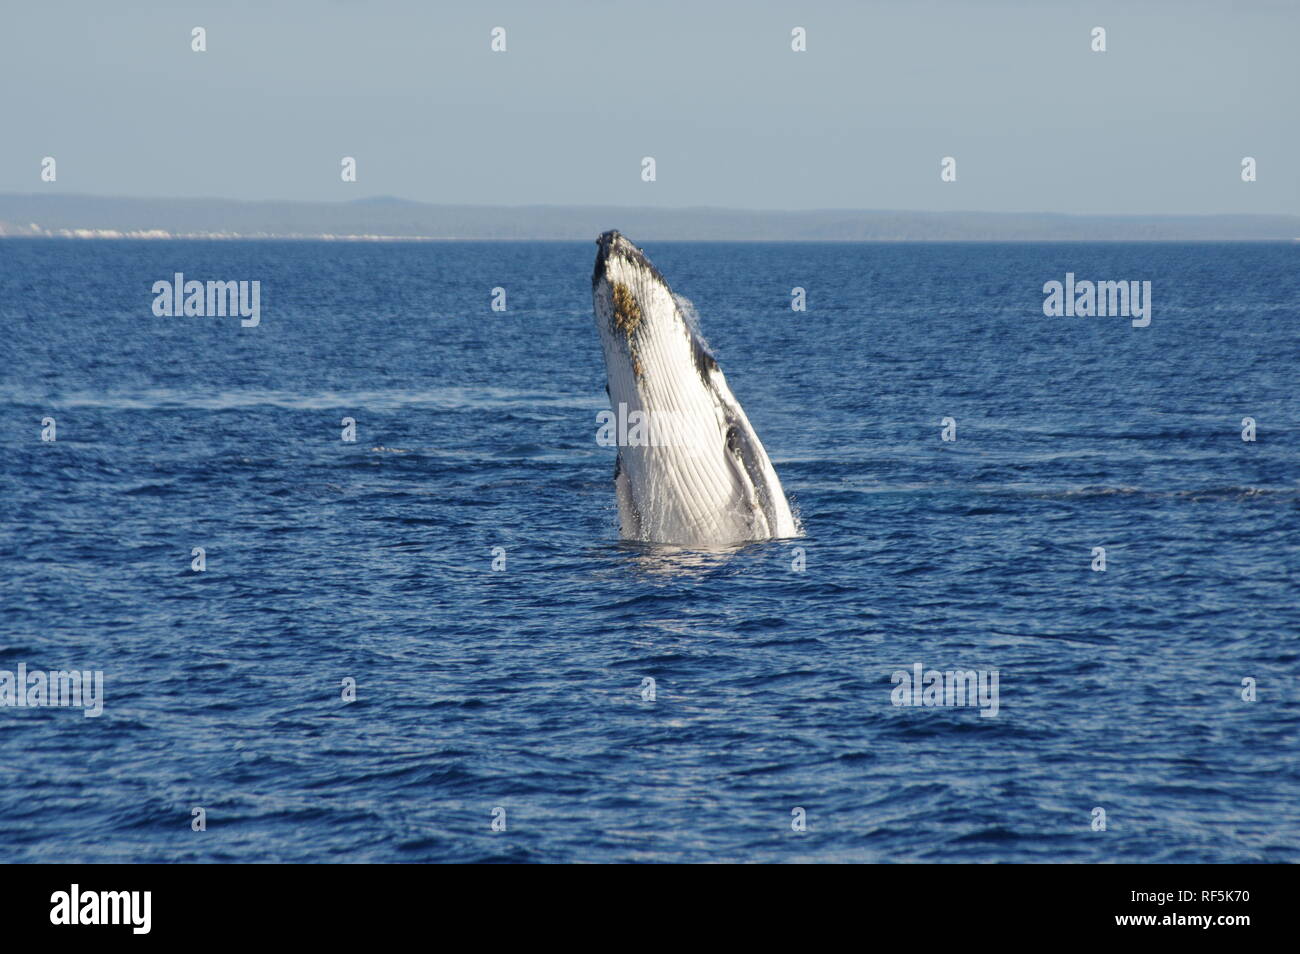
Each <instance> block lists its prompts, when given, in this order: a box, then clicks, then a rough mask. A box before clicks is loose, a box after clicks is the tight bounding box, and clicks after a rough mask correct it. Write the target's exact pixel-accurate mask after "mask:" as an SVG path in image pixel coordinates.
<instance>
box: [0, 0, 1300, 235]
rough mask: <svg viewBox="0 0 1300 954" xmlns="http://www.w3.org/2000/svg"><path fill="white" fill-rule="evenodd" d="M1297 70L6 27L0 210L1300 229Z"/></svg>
mask: <svg viewBox="0 0 1300 954" xmlns="http://www.w3.org/2000/svg"><path fill="white" fill-rule="evenodd" d="M195 26H202V27H205V28H206V29H207V43H208V51H207V52H205V53H195V52H192V51H191V49H190V31H191V28H192V27H195ZM495 26H501V27H504V28H505V29H506V31H507V32H506V38H507V52H505V53H493V52H491V51H490V49H489V43H490V31H491V29H492V28H493V27H495ZM796 26H802V27H804V28H806V30H807V36H808V49H807V52H804V53H795V52H792V51H791V49H790V31H791V29H792V28H793V27H796ZM1095 26H1102V27H1105V28H1106V31H1107V52H1105V53H1094V52H1092V51H1091V49H1090V42H1091V39H1090V32H1091V30H1092V28H1093V27H1095ZM1298 49H1300V0H1257V2H1247V0H1238V2H1229V0H1222V2H1208V0H1184V2H1155V0H1149V2H1148V0H1123V2H1116V3H1108V2H1065V0H1060V2H1055V0H1017V2H1011V0H1003V2H996V0H994V2H985V3H973V2H937V0H936V2H926V0H918V2H901V0H900V2H875V3H865V2H864V3H830V2H825V3H818V2H805V0H798V2H765V0H747V2H708V0H692V2H685V3H678V2H674V0H653V2H637V3H617V2H567V3H565V2H551V3H542V2H525V3H493V2H485V3H469V2H466V3H438V2H431V0H424V2H396V0H394V2H384V0H368V2H351V0H348V2H332V3H330V2H317V3H306V2H301V3H300V2H285V0H280V2H273V3H268V2H265V0H258V2H248V0H233V2H231V0H227V2H211V3H185V2H166V3H164V2H157V3H148V4H146V3H130V2H113V3H108V2H104V0H90V2H58V0H49V2H39V3H18V2H11V3H6V4H5V10H4V14H3V24H2V25H0V78H2V80H3V90H4V96H3V99H0V191H7V192H35V191H51V192H53V191H59V192H69V193H71V192H78V193H95V194H103V195H132V196H152V197H157V196H188V197H200V196H217V197H228V198H240V199H272V198H274V199H309V200H336V199H353V198H361V197H364V196H374V195H395V196H401V197H403V198H409V199H418V200H422V201H428V202H471V203H487V204H493V205H513V204H555V203H564V204H569V203H573V204H584V205H586V204H596V205H605V204H610V205H653V206H686V205H720V206H736V207H747V208H787V209H811V208H897V209H931V210H946V209H975V210H989V211H1056V212H1111V213H1116V212H1117V213H1146V212H1158V213H1179V212H1285V213H1300V188H1298V186H1297V182H1298V181H1300V175H1298V170H1300V122H1298V117H1300V110H1298V109H1297V98H1298V95H1300V54H1297V50H1298ZM47 155H49V156H54V157H55V159H56V160H57V163H58V166H57V170H58V180H57V182H55V183H42V182H41V181H40V162H41V159H42V157H43V156H47ZM343 156H354V157H356V159H357V162H358V181H357V182H356V183H344V182H342V181H341V179H340V176H339V172H340V165H339V162H340V159H341V157H343ZM643 156H653V157H654V158H655V160H656V163H657V181H655V182H653V183H647V182H643V181H641V158H642V157H643ZM944 156H953V157H955V158H956V160H957V181H956V182H951V183H944V182H941V181H940V178H939V166H940V160H941V158H942V157H944ZM1243 156H1253V157H1254V158H1255V159H1256V160H1257V161H1258V181H1257V182H1254V183H1250V184H1246V183H1243V182H1242V181H1241V175H1240V169H1241V159H1242V157H1243Z"/></svg>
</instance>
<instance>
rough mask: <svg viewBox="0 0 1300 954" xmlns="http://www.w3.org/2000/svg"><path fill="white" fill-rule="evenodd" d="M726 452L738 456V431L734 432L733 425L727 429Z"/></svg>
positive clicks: (734, 426)
mask: <svg viewBox="0 0 1300 954" xmlns="http://www.w3.org/2000/svg"><path fill="white" fill-rule="evenodd" d="M727 450H728V451H730V452H731V453H733V454H736V455H739V454H740V431H738V430H736V425H735V424H732V425H731V426H730V427H728V428H727Z"/></svg>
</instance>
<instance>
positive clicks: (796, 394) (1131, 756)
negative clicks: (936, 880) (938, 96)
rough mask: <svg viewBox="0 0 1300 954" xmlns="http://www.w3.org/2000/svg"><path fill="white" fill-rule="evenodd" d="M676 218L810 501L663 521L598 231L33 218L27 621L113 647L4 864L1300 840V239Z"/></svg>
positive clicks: (34, 757) (850, 857)
mask: <svg viewBox="0 0 1300 954" xmlns="http://www.w3.org/2000/svg"><path fill="white" fill-rule="evenodd" d="M633 238H635V236H633ZM646 250H647V252H648V253H649V254H650V255H651V257H652V258H653V259H654V261H655V263H656V264H657V265H658V266H659V267H660V268H661V269H662V270H663V272H664V273H665V275H666V276H667V277H668V279H669V281H670V282H672V284H673V286H674V289H675V290H676V291H678V292H679V293H681V294H683V295H685V296H687V297H688V298H690V299H691V300H692V301H694V303H695V304H696V306H697V308H698V310H699V313H700V315H701V317H702V320H703V323H704V331H705V333H706V334H707V336H708V338H709V340H710V342H711V344H712V346H713V347H714V350H715V352H716V353H717V356H718V358H719V360H720V362H721V364H722V367H723V368H724V370H725V371H726V372H727V375H728V379H729V381H730V383H731V385H732V388H733V390H734V391H735V393H736V395H737V396H738V397H739V399H740V400H741V401H742V403H743V404H744V406H745V409H746V411H747V412H748V415H749V417H750V420H751V421H752V422H753V424H754V426H755V428H756V430H757V432H758V434H759V435H760V437H761V438H762V440H763V442H764V444H765V445H766V447H767V449H768V451H769V453H770V454H771V456H772V458H773V460H774V462H775V464H776V467H777V469H778V472H779V473H780V475H781V477H782V480H783V482H784V484H785V487H786V489H787V491H788V493H789V494H790V496H791V498H792V500H793V502H794V504H795V506H796V507H797V509H798V512H799V513H800V515H801V518H802V521H803V524H804V526H805V530H806V536H805V537H803V538H801V539H799V540H795V541H779V542H770V543H763V544H754V545H748V546H744V547H738V548H734V549H730V550H725V551H718V552H698V551H695V552H692V551H680V550H673V549H670V548H661V547H648V546H637V545H630V544H624V543H620V542H619V540H618V534H617V519H616V512H615V507H614V498H613V490H612V484H611V476H612V470H613V465H614V462H613V456H612V450H611V449H610V448H607V447H601V446H597V444H596V442H595V431H596V413H597V412H598V411H599V410H601V409H603V408H604V407H606V403H605V395H604V391H603V385H604V377H603V376H604V368H603V364H602V359H601V355H600V349H599V346H598V342H597V339H596V334H595V330H594V327H593V324H592V318H591V302H590V284H589V280H590V272H591V264H592V258H593V256H594V252H595V247H594V245H592V244H588V243H581V244H580V243H429V244H342V243H323V242H322V243H315V242H283V243H282V242H270V241H266V242H235V241H226V242H200V241H175V242H113V241H87V242H76V241H57V240H47V241H25V240H7V241H4V242H0V316H3V319H4V326H5V334H4V335H3V337H0V375H2V377H0V403H2V405H3V411H4V413H3V419H2V424H0V428H2V433H3V448H4V453H3V457H2V458H0V500H3V502H4V504H3V509H4V519H3V535H2V536H0V579H2V580H3V629H2V630H0V669H6V670H14V669H16V667H17V666H18V664H19V663H25V664H26V665H27V666H28V668H29V669H37V668H44V669H70V668H79V669H99V670H103V672H104V709H103V714H102V715H101V716H100V717H98V718H86V717H84V716H83V715H82V714H81V713H80V712H77V711H75V710H69V709H58V708H43V709H34V708H22V709H18V708H8V709H0V845H3V846H4V848H3V855H4V860H6V861H89V862H101V861H185V862H189V861H412V862H416V861H557V862H570V861H595V862H605V861H926V862H932V861H961V862H972V861H978V862H995V861H1013V862H1034V861H1066V862H1110V861H1127V862H1175V861H1176V862H1239V861H1246V862H1250V861H1265V862H1267V861H1295V860H1297V858H1298V857H1300V785H1298V784H1297V782H1298V781H1300V779H1298V774H1300V769H1298V768H1297V759H1296V752H1297V729H1298V728H1300V706H1298V705H1297V699H1296V691H1295V690H1296V679H1295V677H1296V669H1297V666H1296V664H1297V659H1298V658H1300V656H1298V654H1297V636H1298V634H1300V609H1298V608H1297V600H1296V586H1295V584H1296V581H1295V575H1296V569H1297V566H1298V565H1300V533H1298V531H1300V447H1298V445H1297V440H1296V434H1297V428H1298V427H1300V406H1298V405H1297V400H1296V384H1297V372H1296V368H1297V359H1300V326H1298V325H1297V317H1300V316H1298V315H1297V310H1298V308H1300V306H1298V303H1300V268H1298V267H1297V266H1298V265H1300V245H1268V244H1259V245H1254V244H1251V245H1155V244H1152V245H1142V244H1132V245H1126V244H1107V245H1069V244H1052V245H998V244H989V245H938V244H935V245H882V244H863V245H855V244H692V243H658V244H654V243H652V244H650V245H648V246H647V248H646ZM175 272H183V273H184V274H185V276H186V277H187V278H192V279H200V280H207V279H214V280H227V279H236V280H238V279H244V280H254V279H256V280H259V281H260V282H261V283H262V284H261V289H262V291H261V323H260V324H259V325H258V326H257V327H255V328H244V327H241V326H240V323H239V321H238V319H235V318H197V317H170V318H167V317H155V316H154V315H153V313H152V311H151V304H152V300H153V295H152V292H151V287H152V285H153V283H154V282H156V281H159V280H170V279H171V277H172V275H173V273H175ZM1067 272H1073V273H1075V275H1076V276H1077V277H1078V278H1079V279H1092V280H1129V279H1135V280H1150V281H1151V282H1152V305H1153V308H1152V321H1151V324H1150V326H1149V327H1146V328H1134V327H1132V326H1131V324H1130V322H1129V321H1128V320H1127V319H1124V318H1097V317H1093V318H1048V317H1045V316H1044V315H1043V313H1042V304H1043V297H1044V296H1043V293H1042V291H1041V289H1042V286H1043V283H1044V282H1046V281H1050V280H1053V279H1055V280H1058V281H1060V280H1064V278H1065V274H1066V273H1067ZM497 286H500V287H502V288H505V289H506V292H507V309H508V310H507V311H506V312H504V313H496V312H493V311H492V310H491V308H490V302H491V294H492V289H493V288H494V287H497ZM795 286H799V287H803V288H805V289H806V290H807V302H808V310H807V311H806V312H795V311H792V310H791V308H790V294H791V289H792V288H794V287H795ZM46 417H52V418H54V419H55V421H56V426H57V440H56V441H54V442H43V441H42V440H41V428H42V420H43V418H46ZM344 417H351V418H353V419H355V421H356V428H357V439H356V441H355V443H347V442H344V441H342V440H341V439H340V437H341V431H342V424H341V422H342V419H343V418H344ZM946 417H951V418H953V419H954V420H955V422H956V437H957V439H956V440H955V441H951V442H945V441H943V440H942V439H941V423H940V422H941V421H942V419H944V418H946ZM1245 417H1251V418H1253V419H1254V420H1255V421H1256V422H1257V440H1256V441H1254V442H1246V441H1243V440H1242V437H1241V433H1242V419H1243V418H1245ZM1098 546H1100V547H1104V548H1105V552H1106V561H1107V562H1106V570H1105V571H1104V572H1097V571H1094V570H1093V569H1092V568H1091V565H1092V562H1093V548H1094V547H1098ZM195 547H202V548H204V550H205V551H206V569H205V570H204V571H203V572H195V571H193V570H192V569H191V560H192V550H193V548H195ZM497 547H499V548H503V551H504V555H505V568H504V569H503V570H499V571H498V570H494V569H493V559H494V556H493V553H494V548H497ZM796 548H800V549H801V550H802V561H803V564H804V568H803V569H802V571H800V570H797V569H795V568H794V567H795V566H796V565H797V564H798V562H799V558H800V553H799V552H798V550H797V549H796ZM496 552H497V553H501V552H502V551H496ZM916 663H920V664H922V665H923V667H924V668H926V669H931V668H933V669H938V670H953V669H974V670H997V672H998V673H999V687H1000V705H999V710H998V712H997V715H996V716H995V717H991V718H987V717H982V716H981V715H980V712H979V710H978V709H977V708H970V707H967V708H958V707H952V708H948V707H920V708H916V707H900V706H895V705H894V704H893V702H892V699H891V693H892V690H893V689H894V683H893V681H892V678H891V677H892V674H893V673H894V672H896V671H899V670H911V669H912V667H913V666H914V664H916ZM647 677H650V678H653V679H654V680H655V698H654V699H653V701H649V700H646V699H643V697H642V686H643V684H644V683H643V681H644V680H645V679H646V678H647ZM345 679H355V680H356V700H355V701H354V702H350V703H345V702H344V701H343V700H342V692H343V689H342V683H343V680H345ZM1247 679H1250V680H1255V685H1256V687H1257V699H1256V701H1253V702H1248V701H1245V700H1243V698H1242V692H1243V680H1247ZM196 807H202V808H203V809H204V811H205V813H206V820H207V830H206V831H201V832H196V831H193V830H191V820H192V817H193V810H194V809H195V808H196ZM800 808H801V809H803V810H804V812H805V814H806V829H807V830H806V831H802V832H798V831H794V830H792V818H793V817H794V815H793V814H792V813H793V812H794V811H795V810H796V809H800ZM1096 808H1102V809H1104V811H1105V817H1106V830H1105V831H1096V830H1093V823H1094V817H1096V816H1095V813H1094V809H1096ZM496 809H504V817H505V820H506V830H505V831H493V830H492V829H491V825H492V822H493V819H494V817H500V816H501V814H502V813H500V812H495V810H496Z"/></svg>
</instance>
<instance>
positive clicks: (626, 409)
mask: <svg viewBox="0 0 1300 954" xmlns="http://www.w3.org/2000/svg"><path fill="white" fill-rule="evenodd" d="M596 245H597V246H598V249H599V250H598V251H597V253H596V268H595V271H594V272H593V273H592V276H591V294H592V303H593V308H594V311H595V317H596V328H597V329H598V330H599V332H600V340H601V345H602V347H603V348H604V352H605V371H606V378H607V384H606V391H607V392H608V394H609V401H610V406H611V408H612V411H613V414H614V415H616V416H617V419H618V421H619V428H618V433H619V440H618V441H617V442H616V443H617V444H618V458H617V461H616V462H615V465H614V488H615V493H616V495H617V498H618V514H619V524H620V527H621V533H622V536H623V538H624V539H627V540H639V541H642V542H646V543H667V544H676V545H680V546H700V545H704V546H709V545H727V544H734V543H741V542H744V541H748V540H766V539H771V538H773V537H793V536H798V534H799V528H798V525H797V524H796V522H795V518H794V515H793V514H792V513H791V511H790V504H789V503H788V502H787V501H786V498H785V491H784V490H782V489H781V481H780V480H779V479H778V478H777V476H776V470H775V469H774V468H773V467H772V462H771V461H770V460H769V459H768V456H767V452H766V451H765V450H764V449H763V445H762V443H760V442H759V439H758V435H757V434H755V433H754V429H753V428H752V427H751V426H750V424H749V419H748V418H747V417H746V416H745V412H744V410H743V409H742V408H741V406H740V402H739V401H737V400H736V398H735V395H733V394H732V393H731V388H730V387H728V386H727V380H726V378H725V377H723V374H722V369H721V368H719V367H718V362H717V361H716V360H714V357H713V354H712V352H711V351H710V350H709V347H708V345H707V344H706V343H705V341H704V339H703V337H702V336H701V335H700V333H699V329H698V328H696V327H694V326H693V324H692V323H691V322H688V321H687V319H686V316H685V315H684V314H683V310H682V304H681V302H680V301H679V300H678V299H677V297H676V296H674V295H673V292H672V290H671V289H670V288H669V287H668V282H667V281H665V280H664V277H663V275H661V274H660V273H659V270H658V269H657V268H655V267H654V265H653V264H651V262H650V260H649V259H648V258H647V257H646V256H645V253H643V252H642V251H641V250H640V249H639V248H637V247H636V246H635V245H633V244H632V243H631V242H629V241H628V240H627V239H626V238H624V237H623V236H622V235H620V234H619V233H618V232H616V231H610V232H605V233H604V234H602V235H601V236H600V238H598V239H597V240H596ZM629 423H630V424H631V425H632V426H626V425H628V424H629Z"/></svg>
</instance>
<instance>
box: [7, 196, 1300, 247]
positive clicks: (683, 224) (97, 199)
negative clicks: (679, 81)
mask: <svg viewBox="0 0 1300 954" xmlns="http://www.w3.org/2000/svg"><path fill="white" fill-rule="evenodd" d="M611 228H617V229H619V230H620V231H623V232H626V233H628V234H629V235H631V236H632V237H633V238H634V239H636V240H637V241H668V240H674V239H680V240H696V241H880V242H891V241H903V242H940V241H1259V240H1288V241H1289V240H1294V239H1296V238H1297V237H1300V216H1294V215H1132V216H1119V215H1096V216H1094V215H1056V214H1050V213H1031V212H1025V213H1020V212H1013V213H1000V212H906V211H886V210H861V211H831V210H825V211H817V210H814V211H801V212H782V211H763V210H744V209H715V208H685V209H661V208H632V207H627V208H619V207H599V206H519V207H513V208H511V207H501V206H482V205H477V206H476V205H430V204H427V203H423V202H411V201H408V200H405V199H398V198H394V197H391V196H377V197H373V198H366V199H357V200H355V201H352V202H238V201H232V200H226V199H131V198H107V197H102V196H89V195H64V194H25V195H20V194H0V236H15V235H56V236H57V235H79V236H83V237H91V238H93V237H121V236H127V237H139V238H168V237H249V238H256V237H265V238H322V237H330V238H353V239H364V238H369V239H570V240H588V239H593V238H595V236H596V235H598V234H599V233H600V232H603V231H605V230H606V229H611Z"/></svg>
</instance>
